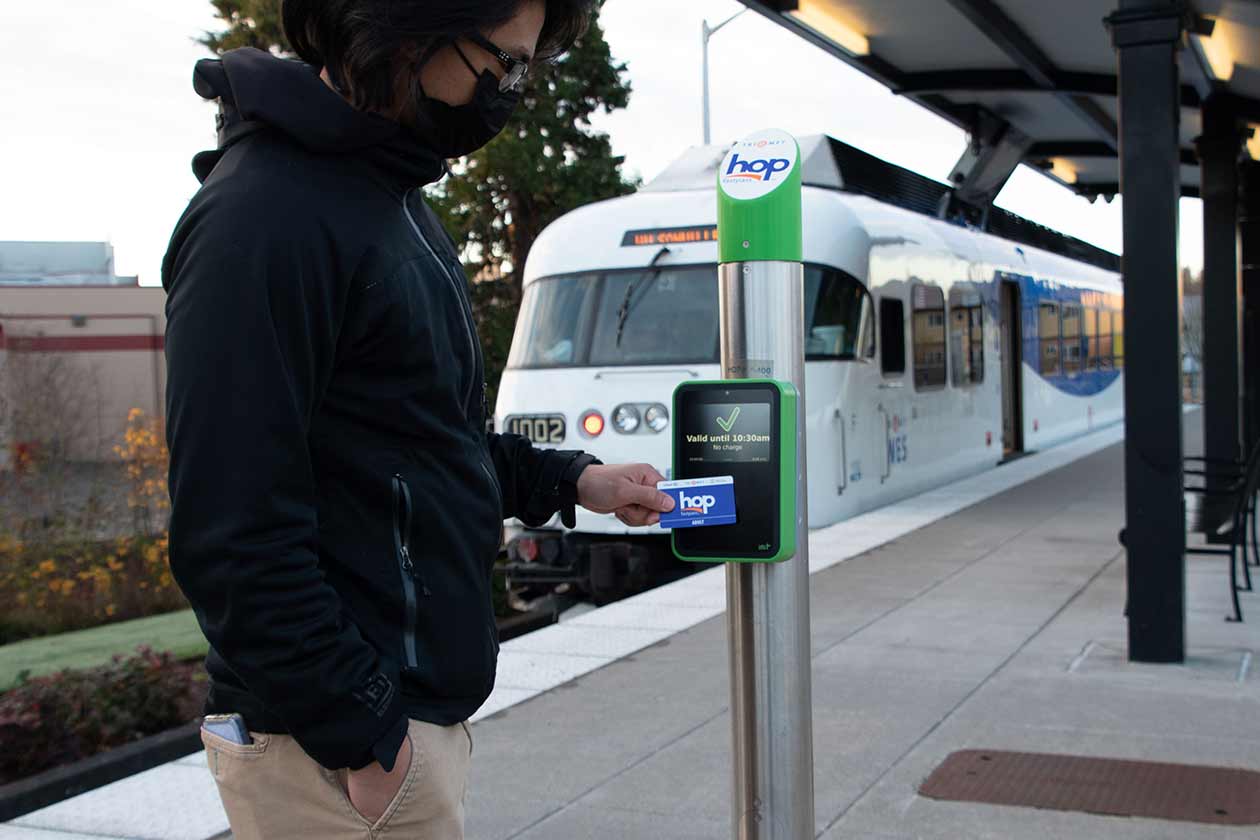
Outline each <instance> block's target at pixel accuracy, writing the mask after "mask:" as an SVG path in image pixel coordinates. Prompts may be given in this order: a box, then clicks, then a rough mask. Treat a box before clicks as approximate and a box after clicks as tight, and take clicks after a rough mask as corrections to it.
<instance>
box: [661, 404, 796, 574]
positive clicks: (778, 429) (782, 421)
mask: <svg viewBox="0 0 1260 840" xmlns="http://www.w3.org/2000/svg"><path fill="white" fill-rule="evenodd" d="M673 416H674V470H673V475H674V478H675V480H674V481H669V482H665V483H664V484H663V485H661V489H662V490H664V491H665V492H667V493H671V494H672V495H673V496H674V501H675V513H674V517H673V519H672V520H664V519H663V521H662V524H663V525H666V526H670V525H672V526H673V528H674V531H673V542H674V553H675V554H676V555H678V557H679V558H680V559H683V560H692V561H702V562H722V561H729V562H763V563H775V562H779V561H781V560H786V559H788V558H789V557H792V556H793V555H794V554H795V553H796V389H795V388H794V387H792V384H791V383H790V382H779V381H776V380H773V379H727V380H721V381H717V382H686V383H684V384H682V385H680V386H679V387H678V389H677V390H676V391H674V413H673ZM693 525H694V527H692V526H693Z"/></svg>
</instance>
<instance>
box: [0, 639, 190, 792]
mask: <svg viewBox="0 0 1260 840" xmlns="http://www.w3.org/2000/svg"><path fill="white" fill-rule="evenodd" d="M206 685H207V678H206V676H205V672H204V670H203V669H202V667H201V665H200V663H196V664H192V663H185V662H179V661H177V660H175V659H174V658H173V657H172V656H171V654H169V653H156V652H154V651H153V650H151V649H150V648H147V647H141V648H139V649H138V651H137V653H136V655H135V656H131V657H128V658H123V657H121V656H115V657H114V660H113V662H112V663H111V664H109V665H105V666H102V667H99V668H89V669H84V670H80V671H61V672H59V673H56V674H53V675H51V676H47V677H40V678H38V679H33V680H23V681H22V682H21V683H20V684H19V685H18V686H17V687H16V688H14V689H12V690H10V691H7V692H5V693H4V694H0V744H3V745H4V749H2V750H0V784H3V783H5V782H9V781H13V780H15V779H20V778H23V777H25V776H29V775H32V774H34V773H38V772H40V771H42V770H46V769H48V768H50V767H56V766H58V765H61V764H66V763H69V762H72V761H77V760H79V759H81V758H87V757H88V756H91V755H95V754H96V753H99V752H101V751H103V750H107V749H109V748H111V747H117V746H121V745H123V744H126V743H128V742H130V741H134V740H136V739H138V738H142V737H144V736H146V735H154V734H156V733H158V732H163V731H165V730H167V729H171V728H174V727H176V726H179V725H180V724H183V723H187V722H189V721H191V720H193V719H195V717H196V715H197V714H198V713H199V711H200V706H201V702H202V700H203V699H204V696H205V691H206Z"/></svg>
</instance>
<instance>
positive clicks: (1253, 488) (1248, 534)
mask: <svg viewBox="0 0 1260 840" xmlns="http://www.w3.org/2000/svg"><path fill="white" fill-rule="evenodd" d="M1185 463H1186V467H1185V468H1184V474H1185V492H1186V495H1187V497H1188V501H1189V500H1193V501H1196V502H1198V505H1197V507H1196V509H1195V511H1194V513H1195V514H1197V515H1192V516H1189V517H1188V518H1189V519H1190V523H1189V526H1188V530H1190V531H1192V532H1197V533H1202V534H1204V535H1205V536H1206V537H1207V539H1208V544H1207V545H1202V546H1189V545H1188V546H1186V554H1213V555H1221V556H1228V557H1229V585H1230V598H1231V599H1232V601H1233V606H1234V614H1233V615H1232V616H1226V621H1242V620H1243V619H1242V606H1241V604H1240V603H1239V601H1238V593H1239V592H1250V591H1252V584H1251V567H1252V566H1260V544H1258V543H1257V540H1256V534H1257V525H1256V494H1257V492H1260V446H1257V447H1254V448H1253V449H1252V451H1251V454H1250V455H1248V456H1247V459H1246V460H1245V461H1233V460H1220V459H1213V458H1204V457H1202V456H1193V455H1192V456H1189V457H1187V458H1186V459H1185ZM1191 508H1192V506H1191V505H1187V511H1188V512H1189V511H1190V510H1191ZM1213 508H1214V509H1215V510H1213ZM1207 512H1212V513H1218V512H1219V513H1224V514H1226V515H1225V516H1224V517H1223V520H1222V521H1221V522H1220V524H1219V525H1216V524H1213V520H1215V519H1216V518H1217V517H1216V516H1205V515H1204V514H1205V513H1207ZM1249 546H1250V549H1249ZM1253 558H1254V559H1253ZM1240 568H1241V570H1242V578H1243V581H1242V584H1241V585H1239V580H1238V579H1239V573H1238V572H1239V569H1240Z"/></svg>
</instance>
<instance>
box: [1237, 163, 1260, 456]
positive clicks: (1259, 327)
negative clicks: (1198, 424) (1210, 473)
mask: <svg viewBox="0 0 1260 840" xmlns="http://www.w3.org/2000/svg"><path fill="white" fill-rule="evenodd" d="M1240 181H1241V187H1242V202H1241V207H1240V210H1239V214H1238V239H1239V245H1240V246H1241V248H1240V251H1241V253H1240V257H1241V259H1240V262H1241V263H1242V272H1241V273H1242V293H1243V368H1242V369H1243V384H1244V387H1245V391H1244V394H1243V418H1244V421H1245V422H1244V424H1243V446H1244V448H1245V451H1247V452H1250V451H1251V448H1252V447H1253V446H1256V445H1257V444H1260V162H1256V161H1248V162H1246V163H1244V164H1243V166H1242V170H1241V177H1240Z"/></svg>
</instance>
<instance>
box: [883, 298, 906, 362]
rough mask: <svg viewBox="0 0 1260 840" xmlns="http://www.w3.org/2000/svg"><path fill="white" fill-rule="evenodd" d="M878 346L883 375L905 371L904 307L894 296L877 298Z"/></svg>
mask: <svg viewBox="0 0 1260 840" xmlns="http://www.w3.org/2000/svg"><path fill="white" fill-rule="evenodd" d="M879 348H880V349H879V352H880V370H882V371H883V372H884V374H885V375H888V376H892V375H901V374H903V373H905V372H906V309H905V306H903V305H902V303H901V301H899V300H897V299H896V298H880V299H879Z"/></svg>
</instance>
